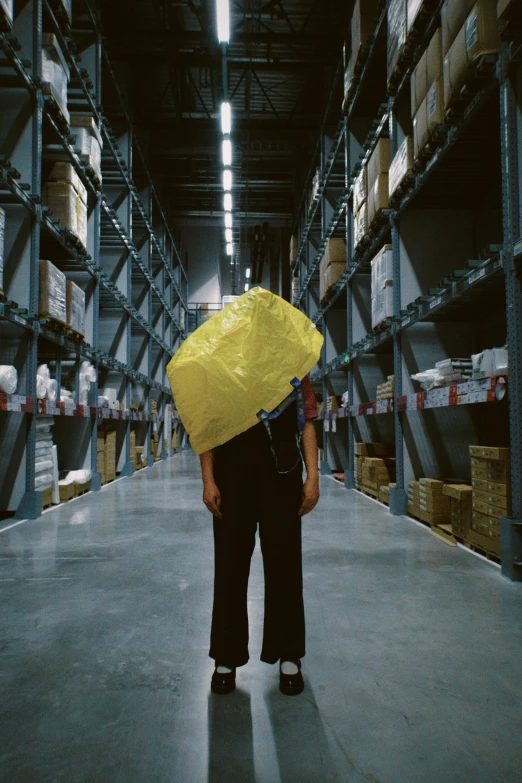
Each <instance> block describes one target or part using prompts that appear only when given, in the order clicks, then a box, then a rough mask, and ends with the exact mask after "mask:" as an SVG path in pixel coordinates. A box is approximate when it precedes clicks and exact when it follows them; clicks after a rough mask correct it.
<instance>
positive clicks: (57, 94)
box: [42, 33, 70, 123]
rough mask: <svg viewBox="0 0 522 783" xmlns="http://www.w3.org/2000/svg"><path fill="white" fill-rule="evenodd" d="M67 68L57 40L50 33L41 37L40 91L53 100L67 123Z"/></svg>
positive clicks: (68, 118)
mask: <svg viewBox="0 0 522 783" xmlns="http://www.w3.org/2000/svg"><path fill="white" fill-rule="evenodd" d="M68 83H69V66H68V65H67V62H66V60H65V57H64V55H63V52H62V50H61V48H60V45H59V44H58V40H57V38H56V36H55V35H53V34H52V33H44V34H43V35H42V90H43V93H44V95H48V96H50V97H52V98H53V100H54V101H55V103H56V105H57V106H58V108H59V109H60V112H61V113H62V116H63V118H64V120H65V121H66V122H67V123H69V120H70V117H69V110H68V108H67V85H68Z"/></svg>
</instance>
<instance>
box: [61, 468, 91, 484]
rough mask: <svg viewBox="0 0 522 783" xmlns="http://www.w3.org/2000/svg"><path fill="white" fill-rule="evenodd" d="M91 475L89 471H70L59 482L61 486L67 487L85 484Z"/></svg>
mask: <svg viewBox="0 0 522 783" xmlns="http://www.w3.org/2000/svg"><path fill="white" fill-rule="evenodd" d="M91 478H92V473H91V471H90V470H70V471H69V473H68V474H67V476H66V477H65V478H64V479H62V480H61V481H60V484H61V486H68V485H69V484H85V482H86V481H90V480H91Z"/></svg>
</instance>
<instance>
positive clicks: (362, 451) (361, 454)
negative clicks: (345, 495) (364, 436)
mask: <svg viewBox="0 0 522 783" xmlns="http://www.w3.org/2000/svg"><path fill="white" fill-rule="evenodd" d="M392 454H393V447H392V446H389V445H388V444H387V443H356V444H355V486H356V487H357V489H361V488H362V483H363V463H364V460H365V459H367V458H368V457H381V458H385V457H391V456H392ZM384 483H385V482H384Z"/></svg>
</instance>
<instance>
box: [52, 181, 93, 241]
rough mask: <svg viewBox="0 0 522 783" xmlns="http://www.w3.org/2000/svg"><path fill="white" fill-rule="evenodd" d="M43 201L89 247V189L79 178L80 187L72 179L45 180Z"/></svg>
mask: <svg viewBox="0 0 522 783" xmlns="http://www.w3.org/2000/svg"><path fill="white" fill-rule="evenodd" d="M42 191H43V193H42V198H43V202H44V204H45V205H46V206H48V207H49V209H50V210H51V212H52V216H53V217H55V218H58V220H59V221H60V224H61V225H62V226H64V227H65V228H67V229H68V230H69V231H70V232H71V233H72V234H74V235H75V236H76V237H77V238H78V239H79V240H80V242H81V243H82V245H83V246H84V247H87V190H86V188H85V186H84V184H83V183H82V182H80V181H79V180H78V188H76V187H75V186H74V185H73V183H72V182H71V181H68V180H61V181H59V182H44V183H43V186H42Z"/></svg>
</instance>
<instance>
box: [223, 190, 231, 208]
mask: <svg viewBox="0 0 522 783" xmlns="http://www.w3.org/2000/svg"><path fill="white" fill-rule="evenodd" d="M223 205H224V207H225V212H232V194H231V193H225V198H224V201H223Z"/></svg>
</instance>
